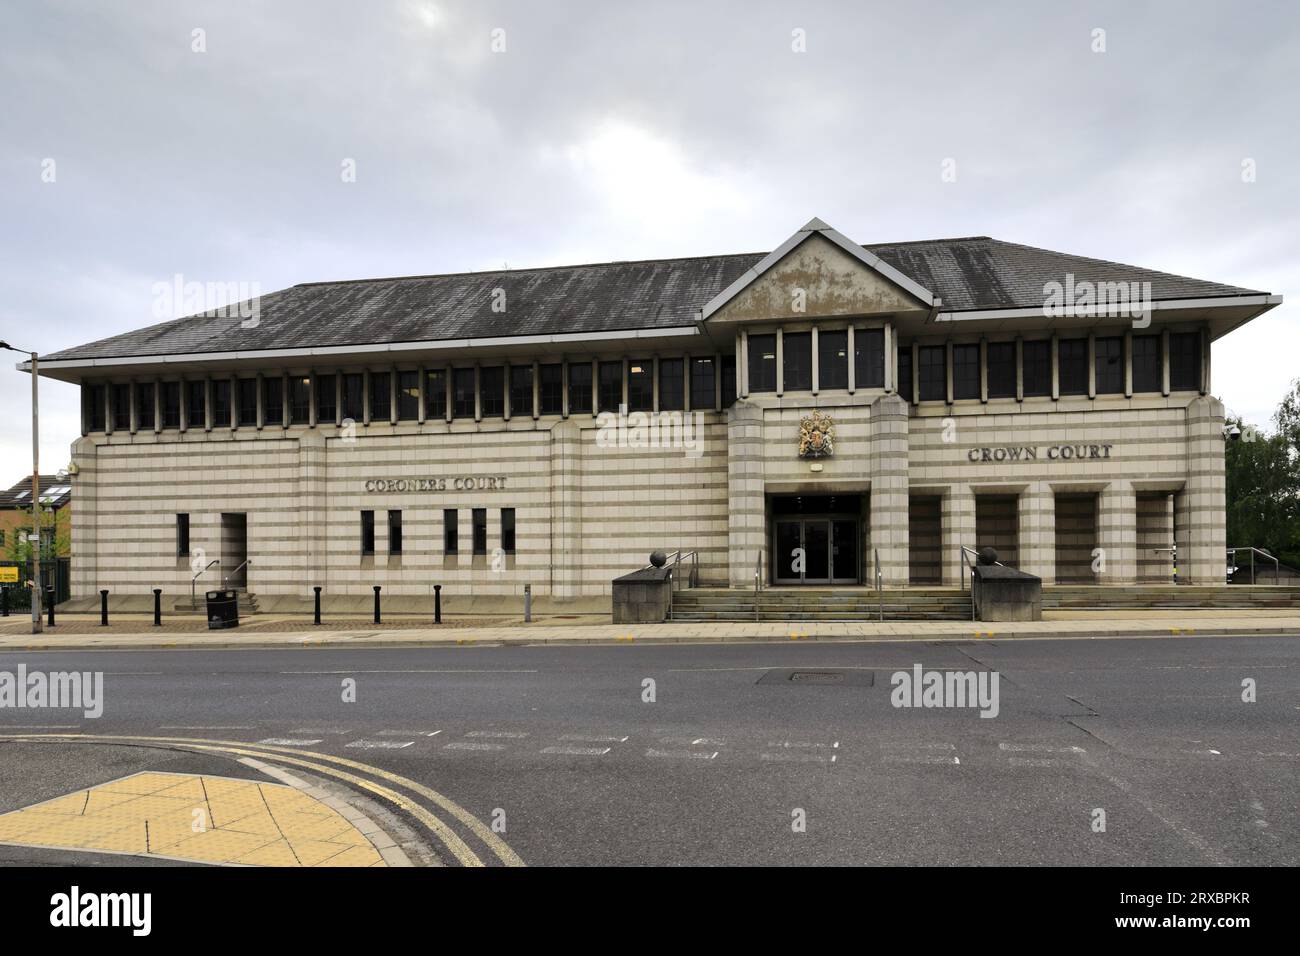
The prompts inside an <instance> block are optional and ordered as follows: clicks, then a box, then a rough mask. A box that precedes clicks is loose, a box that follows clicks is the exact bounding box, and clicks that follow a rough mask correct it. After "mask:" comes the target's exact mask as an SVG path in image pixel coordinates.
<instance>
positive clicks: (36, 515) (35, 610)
mask: <svg viewBox="0 0 1300 956" xmlns="http://www.w3.org/2000/svg"><path fill="white" fill-rule="evenodd" d="M0 349H7V350H8V351H10V352H18V353H19V354H21V353H22V352H23V349H16V348H14V347H13V346H12V345H10V344H9V343H8V342H0ZM27 354H28V355H30V356H31V360H32V532H33V533H32V538H34V539H35V543H36V547H34V548H32V633H33V634H40V633H41V631H42V630H43V628H42V625H41V437H40V436H41V429H40V395H39V392H38V389H37V382H38V381H39V369H38V367H37V358H38V357H37V355H36V353H35V352H28V353H27ZM28 543H29V544H30V543H31V539H28Z"/></svg>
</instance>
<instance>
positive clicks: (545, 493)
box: [40, 219, 1281, 601]
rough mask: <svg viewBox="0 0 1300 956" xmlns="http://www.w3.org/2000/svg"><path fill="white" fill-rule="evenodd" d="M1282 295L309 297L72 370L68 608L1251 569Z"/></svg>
mask: <svg viewBox="0 0 1300 956" xmlns="http://www.w3.org/2000/svg"><path fill="white" fill-rule="evenodd" d="M1280 301H1281V297H1280V296H1277V295H1270V294H1269V293H1266V292H1260V291H1256V290H1252V289H1243V288H1237V287H1235V286H1230V285H1224V284H1222V283H1218V282H1212V281H1205V280H1201V279H1191V278H1185V277H1182V276H1177V275H1170V274H1167V273H1163V272H1157V271H1152V270H1150V269H1144V268H1138V267H1135V266H1128V265H1121V264H1118V263H1114V262H1109V261H1104V260H1099V259H1092V258H1084V257H1081V256H1076V255H1070V254H1066V253H1060V252H1052V251H1049V250H1046V249H1039V248H1034V247H1031V246H1025V245H1018V244H1016V243H1011V242H1003V241H999V240H996V239H990V238H988V237H982V236H977V237H969V238H958V239H937V240H933V241H923V242H902V243H893V244H873V245H865V246H864V245H859V244H858V243H857V242H855V241H852V240H850V239H848V238H846V237H845V236H843V235H841V234H840V233H838V232H837V231H835V230H834V229H832V228H830V227H829V226H827V225H826V224H825V223H823V222H822V221H820V220H817V219H814V220H812V221H811V222H809V223H808V224H807V225H806V226H804V227H803V228H802V229H800V230H798V231H797V232H796V233H794V235H792V236H790V237H789V239H787V240H786V241H785V242H784V243H782V244H781V245H780V247H779V248H777V249H776V250H775V251H774V252H771V253H766V254H765V253H751V254H743V255H717V256H705V257H698V258H683V259H662V260H648V261H640V262H607V263H599V264H593V265H578V266H568V267H561V268H541V269H512V270H508V271H501V272H477V273H463V274H456V275H429V276H413V277H407V278H389V279H363V280H357V281H344V282H323V283H306V284H303V285H297V286H294V287H292V288H289V289H285V290H283V291H278V292H272V293H269V294H265V295H262V296H260V297H259V298H257V299H255V300H252V301H249V302H245V303H242V304H241V305H240V306H239V307H238V308H231V309H218V310H215V311H209V312H207V313H204V314H197V315H192V316H190V317H187V318H181V319H176V320H173V321H167V322H163V323H162V324H158V325H153V326H150V327H148V328H143V329H141V330H139V331H136V332H130V333H127V334H124V335H117V336H113V337H111V338H107V339H104V340H102V341H98V342H93V343H91V344H88V345H84V346H80V347H78V348H72V349H67V350H65V351H62V352H59V353H57V354H54V355H51V356H49V357H47V358H44V359H43V360H42V361H41V366H40V372H41V374H43V375H47V376H50V377H52V378H56V379H60V380H63V381H69V382H75V383H78V384H79V385H80V387H81V393H82V396H83V404H82V414H83V421H82V437H81V438H80V439H79V440H78V441H76V443H75V445H74V447H73V465H74V468H73V471H74V472H75V474H74V475H73V478H72V481H73V486H74V491H73V494H74V497H75V499H76V502H77V507H76V510H75V513H74V515H73V554H74V555H75V562H74V569H73V576H74V578H73V592H74V596H78V595H79V596H93V595H94V594H95V592H97V591H98V589H100V588H110V589H112V590H113V591H114V593H122V592H128V591H129V592H141V593H147V592H148V590H149V589H150V588H153V587H162V588H164V589H165V590H166V591H167V592H168V593H170V594H180V593H188V591H189V588H190V585H191V580H192V578H193V577H194V574H195V573H196V568H201V567H202V566H203V565H205V564H208V563H209V562H213V561H217V562H220V564H219V565H213V566H212V568H211V569H210V570H208V571H206V572H203V574H202V575H201V576H200V578H199V587H200V589H202V588H203V587H205V586H212V585H213V584H215V583H216V581H217V580H218V574H222V575H233V576H234V577H235V578H236V580H237V582H238V583H239V584H240V586H243V587H246V588H247V589H248V590H250V591H252V592H255V593H256V594H258V595H268V596H269V595H299V596H305V595H308V594H310V589H311V587H312V586H313V585H321V586H323V587H324V588H325V590H326V593H327V594H331V595H338V594H355V595H368V594H370V593H371V588H372V586H373V585H375V584H379V585H381V586H382V587H383V588H384V593H385V594H396V595H427V594H428V593H429V588H430V586H431V584H433V583H440V584H442V585H444V587H445V588H446V589H447V590H448V592H449V593H458V594H473V595H476V596H493V595H501V596H505V595H511V596H515V595H519V594H520V593H521V592H522V589H523V587H524V585H525V584H529V585H531V586H532V590H533V593H534V594H535V595H538V596H549V597H551V598H553V599H555V600H557V601H564V600H569V599H575V598H598V597H600V596H602V595H607V594H608V593H609V592H610V582H611V580H612V579H613V578H615V577H617V576H619V575H621V574H624V573H627V572H629V571H632V570H635V569H637V568H640V567H643V566H644V565H645V563H646V556H647V554H648V553H649V552H651V551H652V550H656V549H659V550H663V551H666V552H682V553H690V552H694V555H693V556H692V558H691V560H692V562H694V563H695V564H696V565H697V566H698V576H699V583H700V584H701V585H714V586H731V587H735V588H740V587H745V588H750V587H752V586H753V584H754V576H755V574H756V573H758V574H759V575H760V576H761V580H762V582H763V583H764V584H766V585H767V586H769V587H775V586H790V587H799V586H805V585H818V586H821V587H839V586H844V587H852V586H854V585H864V584H869V583H870V584H873V583H874V581H875V575H876V570H877V569H879V572H880V575H881V579H882V581H883V583H884V585H885V586H886V587H892V588H908V587H912V588H918V589H919V588H923V587H933V586H953V585H957V584H958V583H959V582H960V580H961V575H962V568H963V557H962V548H963V547H972V548H973V547H980V546H985V545H991V546H993V547H995V548H996V549H997V551H998V552H999V554H1000V556H1001V558H1002V561H1003V562H1004V563H1006V564H1010V565H1013V566H1016V567H1019V568H1021V569H1023V570H1026V571H1029V572H1032V573H1033V574H1036V575H1040V576H1042V578H1043V579H1044V581H1045V583H1047V584H1049V585H1050V584H1065V583H1088V584H1100V585H1131V584H1134V583H1141V582H1165V581H1169V580H1170V579H1171V572H1172V562H1171V554H1170V552H1169V550H1168V549H1171V548H1172V547H1173V546H1174V545H1175V543H1176V544H1177V547H1178V555H1179V560H1178V574H1179V579H1180V581H1182V582H1184V583H1192V584H1198V583H1199V584H1222V583H1223V582H1224V576H1225V545H1226V544H1229V543H1231V542H1226V541H1225V538H1224V442H1225V437H1224V433H1223V425H1224V419H1223V415H1224V411H1223V405H1222V404H1221V403H1220V402H1219V401H1218V400H1217V399H1215V398H1214V397H1213V396H1212V394H1211V392H1212V382H1211V372H1212V361H1211V359H1212V354H1213V344H1214V343H1215V342H1216V341H1217V340H1218V339H1220V338H1221V337H1222V336H1224V335H1227V334H1228V333H1230V332H1232V331H1233V330H1234V329H1236V328H1237V327H1238V326H1240V325H1242V324H1243V323H1245V322H1249V321H1251V320H1252V319H1254V318H1256V317H1257V316H1259V315H1261V314H1262V313H1264V312H1266V311H1268V310H1269V309H1271V308H1273V307H1274V306H1276V305H1277V304H1278V303H1279V302H1280Z"/></svg>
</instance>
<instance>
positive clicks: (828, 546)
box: [772, 517, 858, 584]
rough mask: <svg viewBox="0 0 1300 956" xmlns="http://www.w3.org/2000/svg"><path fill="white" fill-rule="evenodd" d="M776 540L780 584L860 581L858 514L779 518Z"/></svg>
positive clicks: (775, 559)
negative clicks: (849, 516)
mask: <svg viewBox="0 0 1300 956" xmlns="http://www.w3.org/2000/svg"><path fill="white" fill-rule="evenodd" d="M775 538H776V540H775V541H774V542H773V544H774V550H773V558H772V568H773V574H772V577H773V580H774V581H775V582H776V583H777V584H857V583H858V522H857V519H856V518H836V517H825V518H822V517H806V518H778V519H777V520H776V531H775Z"/></svg>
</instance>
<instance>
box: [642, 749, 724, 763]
mask: <svg viewBox="0 0 1300 956" xmlns="http://www.w3.org/2000/svg"><path fill="white" fill-rule="evenodd" d="M645 755H646V756H647V757H687V758H691V759H694V760H712V759H713V758H714V757H716V756H717V755H718V752H717V751H716V750H715V751H713V753H705V752H704V751H703V750H656V749H655V748H653V747H651V748H650V749H649V750H647V751H646V752H645Z"/></svg>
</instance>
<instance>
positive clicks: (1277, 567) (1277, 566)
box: [1227, 545, 1282, 584]
mask: <svg viewBox="0 0 1300 956" xmlns="http://www.w3.org/2000/svg"><path fill="white" fill-rule="evenodd" d="M1238 551H1249V552H1250V583H1251V584H1254V583H1255V555H1257V554H1260V555H1263V556H1264V557H1265V558H1267V559H1268V560H1270V561H1272V562H1273V583H1274V584H1281V583H1282V564H1281V562H1280V561H1278V559H1277V558H1275V557H1274V556H1273V555H1271V554H1269V553H1268V552H1267V551H1265V550H1264V549H1263V548H1255V547H1252V546H1250V545H1242V546H1241V547H1239V548H1228V551H1227V553H1228V554H1229V555H1230V556H1231V557H1232V565H1233V567H1236V564H1237V552H1238Z"/></svg>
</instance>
